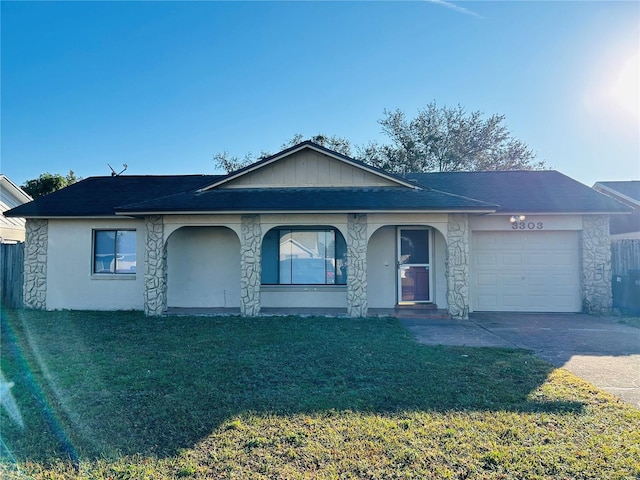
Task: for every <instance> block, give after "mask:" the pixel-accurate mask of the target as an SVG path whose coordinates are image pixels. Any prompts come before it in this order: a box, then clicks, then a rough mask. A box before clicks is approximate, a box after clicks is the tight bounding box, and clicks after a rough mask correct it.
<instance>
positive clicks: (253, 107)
mask: <svg viewBox="0 0 640 480" xmlns="http://www.w3.org/2000/svg"><path fill="white" fill-rule="evenodd" d="M0 8H1V14H2V17H1V22H2V25H1V26H2V31H1V35H2V36H1V40H2V43H1V49H2V51H1V54H2V56H1V68H2V70H1V75H2V78H1V80H2V85H1V88H2V90H1V95H2V96H1V114H2V115H1V122H2V123H1V133H2V138H1V155H2V158H1V170H2V173H5V174H7V175H8V176H9V177H10V178H12V179H13V180H14V181H15V182H16V183H18V184H22V183H24V182H25V181H26V180H28V179H30V178H35V177H37V176H38V175H40V174H41V173H43V172H46V171H48V172H51V173H63V174H66V173H67V172H68V170H70V169H71V170H74V171H75V173H76V174H77V175H80V176H82V177H88V176H93V175H108V174H109V168H108V166H107V163H110V164H111V165H112V166H114V168H116V169H118V170H119V169H121V168H122V166H121V165H122V164H123V163H126V164H128V166H129V168H128V170H127V173H129V174H182V173H219V172H217V171H216V169H215V165H214V162H213V161H212V156H213V154H214V153H216V152H221V151H224V150H226V151H228V152H229V153H230V154H232V155H238V156H243V155H244V154H245V153H247V152H249V151H251V152H253V153H256V154H257V153H259V152H260V151H261V150H267V151H270V152H272V153H275V152H276V151H278V150H279V148H280V146H281V145H282V144H283V143H284V142H286V141H287V140H289V139H290V138H291V137H292V136H293V135H294V134H295V133H301V134H303V135H304V136H306V137H310V136H312V135H314V134H317V133H320V132H322V133H325V134H335V135H339V136H342V137H346V138H348V139H350V140H351V142H352V143H354V144H365V143H367V142H368V141H371V140H378V141H384V140H385V137H384V135H383V134H382V133H381V130H380V125H379V124H378V120H379V119H380V118H381V117H382V115H383V111H384V109H390V110H392V109H396V108H400V109H401V110H403V111H405V112H406V113H407V115H409V116H413V115H415V114H416V113H417V111H418V109H420V108H423V107H425V106H426V105H427V103H429V102H431V101H436V102H437V103H438V104H439V105H447V106H455V105H457V104H461V105H462V106H464V107H465V108H466V109H467V110H469V111H473V110H480V111H483V112H485V113H486V114H494V113H498V114H504V115H506V124H507V126H508V127H509V128H510V130H511V131H512V133H513V134H514V135H515V136H516V137H518V138H519V139H521V140H522V141H524V142H526V143H527V144H528V145H529V146H530V147H531V148H532V149H533V150H534V151H535V152H536V153H537V155H538V159H540V160H545V161H546V162H547V164H548V165H549V166H550V167H551V168H554V169H556V170H559V171H561V172H563V173H565V174H567V175H569V176H571V177H573V178H575V179H577V180H579V181H581V182H583V183H585V184H587V185H592V184H593V183H594V182H595V181H597V180H629V179H638V178H640V125H639V122H640V121H639V116H638V111H639V107H640V106H639V103H640V100H639V97H638V90H639V88H640V86H639V82H638V62H639V60H638V54H639V53H638V52H639V50H640V4H639V3H637V2H522V1H520V2H518V1H513V2H455V3H446V2H439V1H438V2H436V1H411V2H403V1H389V2H342V1H333V2H246V3H245V2H6V1H3V2H1V7H0Z"/></svg>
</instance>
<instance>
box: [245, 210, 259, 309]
mask: <svg viewBox="0 0 640 480" xmlns="http://www.w3.org/2000/svg"><path fill="white" fill-rule="evenodd" d="M241 222H242V224H241V226H240V233H241V235H240V313H241V314H242V315H243V316H245V317H253V316H256V315H258V314H259V313H260V281H261V279H260V276H261V273H262V263H261V262H262V260H261V248H260V247H261V246H260V243H261V240H262V229H261V227H260V215H243V216H242V219H241Z"/></svg>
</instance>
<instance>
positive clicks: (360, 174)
mask: <svg viewBox="0 0 640 480" xmlns="http://www.w3.org/2000/svg"><path fill="white" fill-rule="evenodd" d="M354 186H355V187H397V186H398V184H397V183H395V182H393V181H391V180H388V179H386V178H383V177H380V176H378V175H375V174H374V173H371V172H368V171H366V170H364V169H362V168H358V167H357V166H353V165H350V164H348V163H346V162H342V161H340V160H338V159H335V158H332V157H330V156H328V155H325V154H323V153H321V152H317V151H315V150H310V149H305V150H302V151H299V152H296V153H293V154H291V155H289V156H288V157H284V158H281V159H280V160H278V161H276V162H273V163H270V164H268V165H265V166H263V167H261V168H259V169H257V170H254V171H252V172H248V173H247V174H245V175H243V176H241V177H239V178H237V179H235V180H232V181H230V182H229V183H227V184H225V185H222V186H221V188H286V187H316V188H317V187H354Z"/></svg>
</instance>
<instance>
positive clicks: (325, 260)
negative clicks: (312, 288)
mask: <svg viewBox="0 0 640 480" xmlns="http://www.w3.org/2000/svg"><path fill="white" fill-rule="evenodd" d="M346 254H347V245H346V242H345V241H344V238H343V237H342V235H341V234H340V232H338V231H337V230H335V229H331V228H327V229H303V228H300V229H297V228H288V229H285V228H275V229H273V230H270V231H269V232H267V234H266V235H265V237H264V240H263V242H262V283H263V284H266V285H345V284H346V283H347V263H346V257H347V255H346Z"/></svg>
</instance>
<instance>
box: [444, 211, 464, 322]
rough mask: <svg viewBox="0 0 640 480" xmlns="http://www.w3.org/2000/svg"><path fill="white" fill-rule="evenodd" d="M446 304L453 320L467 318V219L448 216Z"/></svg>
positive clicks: (452, 215)
mask: <svg viewBox="0 0 640 480" xmlns="http://www.w3.org/2000/svg"><path fill="white" fill-rule="evenodd" d="M446 263H447V272H446V275H447V303H448V304H449V313H450V314H451V316H452V317H454V318H463V319H467V318H469V217H468V215H466V214H453V213H451V214H449V223H448V228H447V262H446Z"/></svg>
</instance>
